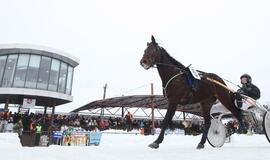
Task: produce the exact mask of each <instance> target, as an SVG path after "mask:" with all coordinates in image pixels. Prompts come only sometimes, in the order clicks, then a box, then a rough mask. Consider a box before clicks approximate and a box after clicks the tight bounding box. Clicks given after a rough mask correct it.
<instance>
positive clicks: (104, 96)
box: [100, 83, 108, 118]
mask: <svg viewBox="0 0 270 160" xmlns="http://www.w3.org/2000/svg"><path fill="white" fill-rule="evenodd" d="M107 87H108V85H107V83H106V84H105V85H104V87H103V89H104V91H103V99H105V98H106V90H107ZM100 115H101V118H103V117H104V108H101V113H100Z"/></svg>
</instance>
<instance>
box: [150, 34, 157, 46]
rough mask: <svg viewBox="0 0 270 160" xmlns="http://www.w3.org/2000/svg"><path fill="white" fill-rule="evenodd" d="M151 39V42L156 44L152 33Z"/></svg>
mask: <svg viewBox="0 0 270 160" xmlns="http://www.w3.org/2000/svg"><path fill="white" fill-rule="evenodd" d="M151 40H152V43H155V44H156V40H155V37H154V36H153V35H152V36H151Z"/></svg>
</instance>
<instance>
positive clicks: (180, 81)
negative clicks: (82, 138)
mask: <svg viewBox="0 0 270 160" xmlns="http://www.w3.org/2000/svg"><path fill="white" fill-rule="evenodd" d="M140 63H141V65H142V66H143V67H144V68H145V69H149V68H151V67H153V66H155V65H156V66H157V70H158V72H159V75H160V78H161V80H162V86H163V93H164V96H166V97H167V98H168V109H167V113H166V115H165V118H164V119H163V121H162V128H161V132H160V134H159V136H158V138H157V140H156V141H154V142H153V143H152V144H150V145H149V147H151V148H158V147H159V144H160V143H161V142H162V141H163V139H164V132H165V130H166V128H167V127H168V124H169V123H170V122H171V121H172V118H173V116H174V114H175V111H176V108H177V106H178V105H187V104H191V103H200V104H201V111H202V115H203V118H204V122H205V123H204V124H205V125H204V131H203V134H202V138H201V141H200V142H199V144H198V146H197V149H202V148H204V144H205V142H206V139H207V134H208V130H209V127H210V124H211V117H210V109H211V107H212V105H213V104H214V103H215V102H216V100H217V99H218V100H219V101H220V102H221V103H222V104H223V105H224V106H225V107H226V108H227V109H228V110H230V111H231V112H232V114H233V115H234V116H235V117H236V118H237V119H238V121H239V122H240V126H243V123H242V120H241V118H240V110H239V109H237V108H236V107H235V105H234V102H233V101H234V98H233V97H234V96H233V93H232V92H230V91H229V90H227V89H226V88H224V87H222V86H221V85H218V84H217V83H213V82H212V81H209V80H207V78H211V79H212V80H214V81H218V82H220V83H222V84H224V85H226V84H225V83H224V81H223V80H222V79H221V78H220V77H219V76H218V75H216V74H213V73H205V72H201V80H199V82H198V85H197V87H196V89H193V87H191V85H190V84H189V82H188V76H190V75H189V74H188V72H189V69H188V67H185V66H184V65H183V64H181V63H180V62H178V61H176V60H175V59H174V58H172V57H171V56H170V55H169V54H168V53H167V51H166V50H165V49H164V48H162V47H160V46H159V45H158V44H157V43H156V41H155V38H154V37H153V36H152V42H150V43H147V48H146V49H145V51H144V55H143V58H142V60H141V61H140Z"/></svg>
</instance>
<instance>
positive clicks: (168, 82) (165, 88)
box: [163, 72, 185, 97]
mask: <svg viewBox="0 0 270 160" xmlns="http://www.w3.org/2000/svg"><path fill="white" fill-rule="evenodd" d="M184 73H185V72H180V73H178V74H176V75H174V76H172V78H170V79H169V80H168V81H167V83H166V85H165V86H164V87H163V90H164V94H165V97H167V92H166V91H167V87H168V85H169V84H170V83H171V82H172V81H173V79H174V78H176V77H177V76H180V75H182V74H184Z"/></svg>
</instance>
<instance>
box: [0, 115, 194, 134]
mask: <svg viewBox="0 0 270 160" xmlns="http://www.w3.org/2000/svg"><path fill="white" fill-rule="evenodd" d="M0 121H1V122H0V132H18V133H19V135H20V136H21V135H22V133H23V132H24V133H26V132H29V133H31V132H35V133H36V132H40V130H42V132H48V131H57V130H62V129H63V128H65V127H66V126H73V127H81V128H83V129H84V130H86V131H92V130H97V129H98V130H100V131H103V130H107V129H118V130H126V131H127V132H129V131H132V130H134V129H135V130H140V129H144V132H145V134H150V133H151V128H152V121H151V120H149V119H136V118H133V115H132V114H131V113H130V112H128V113H127V114H126V115H125V116H124V117H123V118H122V117H100V116H89V115H78V114H74V115H57V114H56V115H54V117H52V116H51V115H48V114H46V115H43V114H34V113H27V112H25V113H23V114H21V113H16V112H15V113H12V112H0ZM154 125H155V128H160V126H161V120H156V121H155V123H154ZM190 127H192V126H190V125H189V128H190ZM170 128H172V129H174V128H180V129H184V128H185V125H184V124H183V122H182V121H174V122H173V123H171V125H170ZM197 128H198V127H197Z"/></svg>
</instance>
